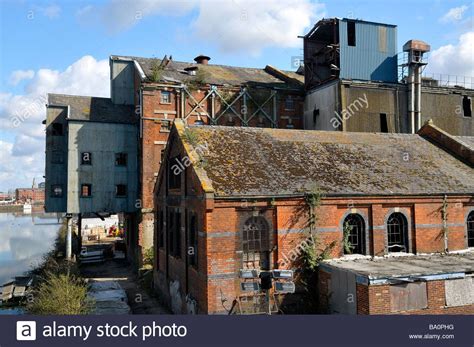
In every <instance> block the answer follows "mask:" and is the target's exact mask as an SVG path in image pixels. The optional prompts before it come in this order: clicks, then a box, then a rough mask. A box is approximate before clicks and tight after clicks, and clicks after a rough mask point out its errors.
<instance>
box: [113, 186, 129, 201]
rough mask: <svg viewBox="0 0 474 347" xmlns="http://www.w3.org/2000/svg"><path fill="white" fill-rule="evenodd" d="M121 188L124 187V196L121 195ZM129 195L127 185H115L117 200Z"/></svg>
mask: <svg viewBox="0 0 474 347" xmlns="http://www.w3.org/2000/svg"><path fill="white" fill-rule="evenodd" d="M119 187H124V189H125V193H124V194H123V195H121V194H119ZM127 193H128V187H127V185H126V184H116V185H115V197H116V198H126V197H127V195H128V194H127Z"/></svg>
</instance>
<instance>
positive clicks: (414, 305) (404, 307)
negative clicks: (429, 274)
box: [390, 282, 428, 312]
mask: <svg viewBox="0 0 474 347" xmlns="http://www.w3.org/2000/svg"><path fill="white" fill-rule="evenodd" d="M426 307H428V298H427V292H426V282H415V283H403V284H393V285H391V286H390V309H391V311H392V312H399V311H411V310H421V309H423V308H426Z"/></svg>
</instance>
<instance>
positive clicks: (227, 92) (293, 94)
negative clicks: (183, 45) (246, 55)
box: [110, 56, 304, 263]
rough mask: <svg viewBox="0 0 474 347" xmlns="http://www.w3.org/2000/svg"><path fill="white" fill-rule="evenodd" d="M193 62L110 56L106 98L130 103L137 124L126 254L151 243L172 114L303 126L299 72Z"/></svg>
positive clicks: (137, 253) (195, 119)
mask: <svg viewBox="0 0 474 347" xmlns="http://www.w3.org/2000/svg"><path fill="white" fill-rule="evenodd" d="M209 60H210V58H209V57H206V56H198V57H196V59H195V63H187V62H179V61H174V60H172V59H171V58H168V57H166V56H165V57H164V58H163V59H154V58H153V59H151V58H140V57H122V56H111V57H110V66H111V98H112V102H113V103H114V104H129V105H134V106H135V109H136V113H137V114H138V115H139V118H140V125H139V139H138V148H139V158H138V164H139V192H138V197H139V200H138V201H137V204H136V206H137V209H138V213H133V214H128V215H127V217H126V230H128V233H127V240H128V248H129V252H128V254H129V255H130V259H131V260H138V263H140V259H141V256H142V253H143V251H144V250H147V249H149V248H151V247H152V246H153V228H154V213H153V187H154V184H155V180H156V177H157V175H158V171H159V169H160V163H161V161H162V151H163V150H164V148H165V146H166V143H167V139H168V135H169V132H170V129H171V126H172V124H173V121H174V120H175V119H182V120H184V121H185V122H186V123H188V124H194V123H198V124H207V125H228V126H242V125H243V126H255V127H272V128H297V129H299V128H302V127H303V102H304V88H303V76H302V75H301V74H297V73H294V72H289V71H281V70H278V69H276V68H274V67H271V66H266V67H265V68H263V69H258V68H243V67H234V66H224V65H213V64H208V61H209Z"/></svg>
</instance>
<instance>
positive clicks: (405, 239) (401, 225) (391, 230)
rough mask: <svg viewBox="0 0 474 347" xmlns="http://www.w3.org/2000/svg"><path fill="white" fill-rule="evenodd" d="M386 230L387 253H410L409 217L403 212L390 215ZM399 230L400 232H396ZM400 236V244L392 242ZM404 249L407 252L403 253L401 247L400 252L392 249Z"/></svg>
mask: <svg viewBox="0 0 474 347" xmlns="http://www.w3.org/2000/svg"><path fill="white" fill-rule="evenodd" d="M395 219H397V222H398V224H397V223H394V220H395ZM385 228H386V235H387V252H388V253H402V252H405V253H410V237H409V227H408V219H407V217H406V216H405V215H404V214H403V213H401V212H392V213H390V214H389V215H388V218H387V221H386V223H385ZM397 228H398V230H396V229H397ZM397 235H398V238H399V240H400V242H397V241H391V240H390V238H391V237H392V239H393V238H394V237H396V236H397ZM396 246H398V247H400V246H402V247H404V248H405V250H404V251H403V250H402V249H401V247H400V250H398V251H392V250H391V248H394V247H396Z"/></svg>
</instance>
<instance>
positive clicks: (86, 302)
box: [27, 273, 94, 315]
mask: <svg viewBox="0 0 474 347" xmlns="http://www.w3.org/2000/svg"><path fill="white" fill-rule="evenodd" d="M93 307H94V304H93V301H92V300H90V299H89V298H88V297H87V284H86V282H85V281H83V280H82V279H80V278H78V277H76V276H75V275H71V274H70V273H66V274H64V273H47V274H46V277H45V279H44V280H43V281H41V283H40V284H39V286H38V287H37V288H36V290H35V291H34V292H33V300H32V302H31V303H30V304H29V305H28V306H27V311H28V313H30V314H40V315H51V314H59V315H71V314H88V313H90V312H91V311H92V309H93Z"/></svg>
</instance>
